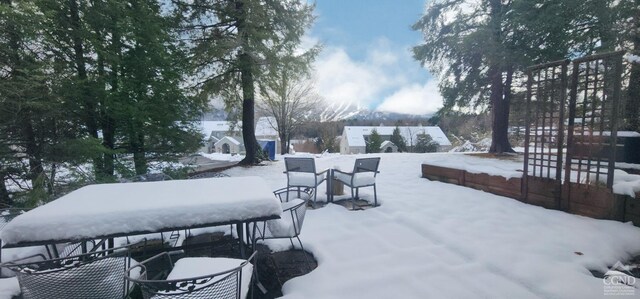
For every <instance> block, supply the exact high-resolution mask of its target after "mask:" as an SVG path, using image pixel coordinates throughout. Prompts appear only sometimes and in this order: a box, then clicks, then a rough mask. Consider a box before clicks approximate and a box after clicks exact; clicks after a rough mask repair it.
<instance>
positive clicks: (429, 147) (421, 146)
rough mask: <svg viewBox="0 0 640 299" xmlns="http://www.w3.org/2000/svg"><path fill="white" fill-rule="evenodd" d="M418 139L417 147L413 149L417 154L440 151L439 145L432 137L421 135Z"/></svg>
mask: <svg viewBox="0 0 640 299" xmlns="http://www.w3.org/2000/svg"><path fill="white" fill-rule="evenodd" d="M417 139H418V140H417V141H416V145H415V146H414V147H413V150H414V151H415V152H416V153H434V152H437V151H438V143H437V142H435V141H433V139H432V138H431V136H430V135H428V134H420V135H418V137H417Z"/></svg>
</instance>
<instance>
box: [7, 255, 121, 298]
mask: <svg viewBox="0 0 640 299" xmlns="http://www.w3.org/2000/svg"><path fill="white" fill-rule="evenodd" d="M29 258H30V257H29ZM29 258H27V259H29ZM24 260H26V259H24ZM20 262H21V260H16V261H12V262H7V263H5V264H3V265H2V266H3V267H7V268H9V269H11V270H13V271H15V272H16V276H17V277H18V282H19V283H20V289H21V291H22V298H23V299H40V298H42V299H50V298H66V299H84V298H96V299H102V298H104V299H108V298H125V297H126V296H127V293H128V291H129V287H128V286H129V283H128V282H127V281H126V280H125V279H124V277H123V273H124V271H125V270H126V269H127V268H128V267H129V266H130V265H131V259H130V258H129V251H128V250H123V248H118V249H110V250H103V251H95V252H90V253H85V254H80V255H75V256H68V257H63V258H57V259H51V260H43V261H37V262H26V263H20Z"/></svg>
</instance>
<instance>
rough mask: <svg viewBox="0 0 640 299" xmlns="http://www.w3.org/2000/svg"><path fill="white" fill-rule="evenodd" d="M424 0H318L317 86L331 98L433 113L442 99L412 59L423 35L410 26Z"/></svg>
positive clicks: (313, 36) (312, 38) (314, 37)
mask: <svg viewBox="0 0 640 299" xmlns="http://www.w3.org/2000/svg"><path fill="white" fill-rule="evenodd" d="M424 5H425V0H317V1H316V12H315V13H316V15H317V16H318V18H317V21H316V23H315V25H314V26H313V28H312V30H311V31H310V32H309V33H308V35H307V42H310V43H313V42H320V43H322V44H323V45H324V50H323V52H322V54H321V55H320V57H319V58H318V60H317V61H316V63H315V67H316V71H317V80H318V90H319V92H320V94H321V95H322V96H324V98H325V99H326V100H327V101H328V102H330V103H345V102H348V103H351V104H353V105H358V106H360V107H365V108H369V109H377V110H382V111H391V112H401V113H414V114H428V113H433V112H435V110H437V108H438V107H439V106H440V104H441V102H442V100H441V98H440V96H439V94H438V92H437V83H436V82H435V81H433V80H432V78H431V76H430V75H429V73H428V71H427V70H426V69H424V68H422V67H420V64H419V63H418V62H417V61H415V60H413V58H412V57H411V53H410V48H411V47H412V46H414V45H416V44H418V43H419V42H420V40H421V34H420V33H419V32H415V31H412V30H411V28H410V27H411V25H412V24H413V23H414V22H416V21H417V20H418V18H419V17H420V16H421V14H422V12H423V11H424Z"/></svg>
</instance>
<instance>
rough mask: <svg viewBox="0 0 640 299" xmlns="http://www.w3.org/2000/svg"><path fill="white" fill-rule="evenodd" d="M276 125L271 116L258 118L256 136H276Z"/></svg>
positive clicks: (274, 119)
mask: <svg viewBox="0 0 640 299" xmlns="http://www.w3.org/2000/svg"><path fill="white" fill-rule="evenodd" d="M276 128H278V124H277V123H276V118H275V117H273V116H269V117H260V118H258V121H257V122H256V136H278V131H277V130H276Z"/></svg>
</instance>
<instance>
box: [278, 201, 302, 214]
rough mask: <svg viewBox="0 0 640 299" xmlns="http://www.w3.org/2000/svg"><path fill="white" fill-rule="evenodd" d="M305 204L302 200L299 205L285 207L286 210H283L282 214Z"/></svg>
mask: <svg viewBox="0 0 640 299" xmlns="http://www.w3.org/2000/svg"><path fill="white" fill-rule="evenodd" d="M291 202H292V201H289V202H287V203H291ZM306 203H307V202H306V201H305V200H302V202H300V203H297V204H295V205H292V206H290V207H287V208H285V209H282V213H284V212H288V211H291V210H294V209H297V208H298V207H300V206H301V205H303V204H306Z"/></svg>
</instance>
